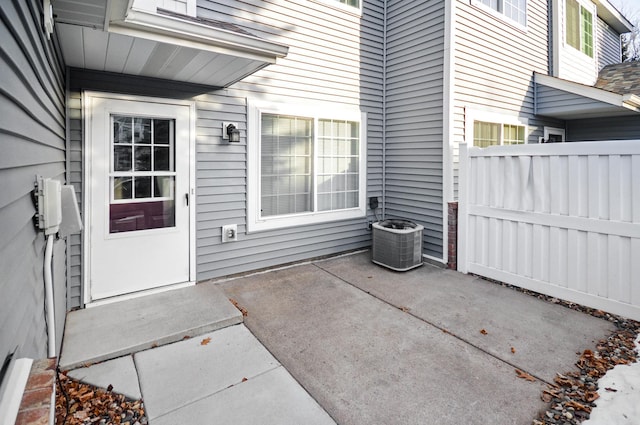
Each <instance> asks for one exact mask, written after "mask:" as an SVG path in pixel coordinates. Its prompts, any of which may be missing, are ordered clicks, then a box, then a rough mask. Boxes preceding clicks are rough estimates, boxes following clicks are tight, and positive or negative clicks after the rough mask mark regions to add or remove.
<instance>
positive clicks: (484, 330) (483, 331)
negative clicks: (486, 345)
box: [480, 329, 489, 335]
mask: <svg viewBox="0 0 640 425" xmlns="http://www.w3.org/2000/svg"><path fill="white" fill-rule="evenodd" d="M480 333H481V334H482V335H486V334H488V333H489V332H487V330H486V329H480Z"/></svg>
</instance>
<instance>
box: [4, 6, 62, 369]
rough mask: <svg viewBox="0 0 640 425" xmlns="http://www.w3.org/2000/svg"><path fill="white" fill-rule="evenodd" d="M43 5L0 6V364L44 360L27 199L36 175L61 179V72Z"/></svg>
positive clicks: (57, 262) (35, 243)
mask: <svg viewBox="0 0 640 425" xmlns="http://www.w3.org/2000/svg"><path fill="white" fill-rule="evenodd" d="M41 28H42V2H41V1H38V0H25V1H19V2H18V1H13V2H9V1H4V2H1V3H0V39H1V40H2V43H0V52H1V55H0V66H1V70H0V75H1V76H2V77H1V78H2V84H1V85H0V111H2V113H1V114H0V149H1V150H2V155H0V181H2V190H1V191H0V228H1V229H2V233H1V236H0V276H1V278H0V294H1V296H0V329H2V332H0V361H4V359H5V357H6V355H7V354H8V353H10V352H12V351H13V350H15V349H16V348H17V356H18V357H32V358H41V357H46V355H47V334H46V324H45V314H44V278H43V264H44V249H45V239H44V236H43V233H42V232H38V231H36V230H35V227H34V225H33V222H32V217H33V215H34V213H35V208H34V205H33V202H32V200H31V191H32V190H33V188H34V182H35V177H36V175H41V176H43V177H50V178H54V179H58V180H60V181H62V182H64V180H65V161H66V158H65V118H64V117H65V102H64V81H65V74H64V67H63V65H62V62H61V59H60V55H59V53H58V52H59V49H58V46H57V45H56V44H55V42H54V43H52V42H50V41H48V40H47V39H46V37H45V36H44V34H43V33H42V30H41ZM65 250H66V244H65V242H64V240H61V241H57V242H55V244H54V251H53V279H54V296H55V300H54V302H55V313H56V323H55V326H56V330H57V335H56V336H57V338H56V339H57V341H56V342H57V347H58V348H59V346H60V345H59V344H60V341H61V338H62V330H63V327H64V318H65V310H66V309H65V307H66V305H65V304H66V288H65V275H66V262H65Z"/></svg>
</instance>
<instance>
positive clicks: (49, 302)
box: [44, 235, 56, 357]
mask: <svg viewBox="0 0 640 425" xmlns="http://www.w3.org/2000/svg"><path fill="white" fill-rule="evenodd" d="M53 238H54V235H48V236H47V245H46V247H45V249H44V298H45V306H46V311H45V313H46V315H47V340H48V342H47V357H55V356H56V322H55V316H54V310H53V277H52V273H51V268H52V266H53V265H52V263H53V262H52V259H53Z"/></svg>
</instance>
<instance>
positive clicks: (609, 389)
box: [605, 388, 618, 393]
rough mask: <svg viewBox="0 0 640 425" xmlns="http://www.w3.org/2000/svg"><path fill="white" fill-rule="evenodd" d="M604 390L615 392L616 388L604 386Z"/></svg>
mask: <svg viewBox="0 0 640 425" xmlns="http://www.w3.org/2000/svg"><path fill="white" fill-rule="evenodd" d="M605 390H607V391H609V392H610V393H617V392H618V390H616V389H615V388H605Z"/></svg>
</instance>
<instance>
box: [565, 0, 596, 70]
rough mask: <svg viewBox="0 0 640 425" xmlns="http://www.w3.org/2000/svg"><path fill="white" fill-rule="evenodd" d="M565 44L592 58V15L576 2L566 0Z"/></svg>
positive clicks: (574, 0) (575, 0) (576, 0)
mask: <svg viewBox="0 0 640 425" xmlns="http://www.w3.org/2000/svg"><path fill="white" fill-rule="evenodd" d="M566 1H567V3H566V10H567V11H566V16H567V25H566V42H567V44H568V45H569V46H571V47H573V48H575V49H577V50H580V51H581V52H582V53H584V54H585V55H587V56H589V57H591V58H592V57H593V13H592V12H591V11H590V10H589V9H587V8H586V7H584V6H583V5H582V4H580V2H578V0H566Z"/></svg>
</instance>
